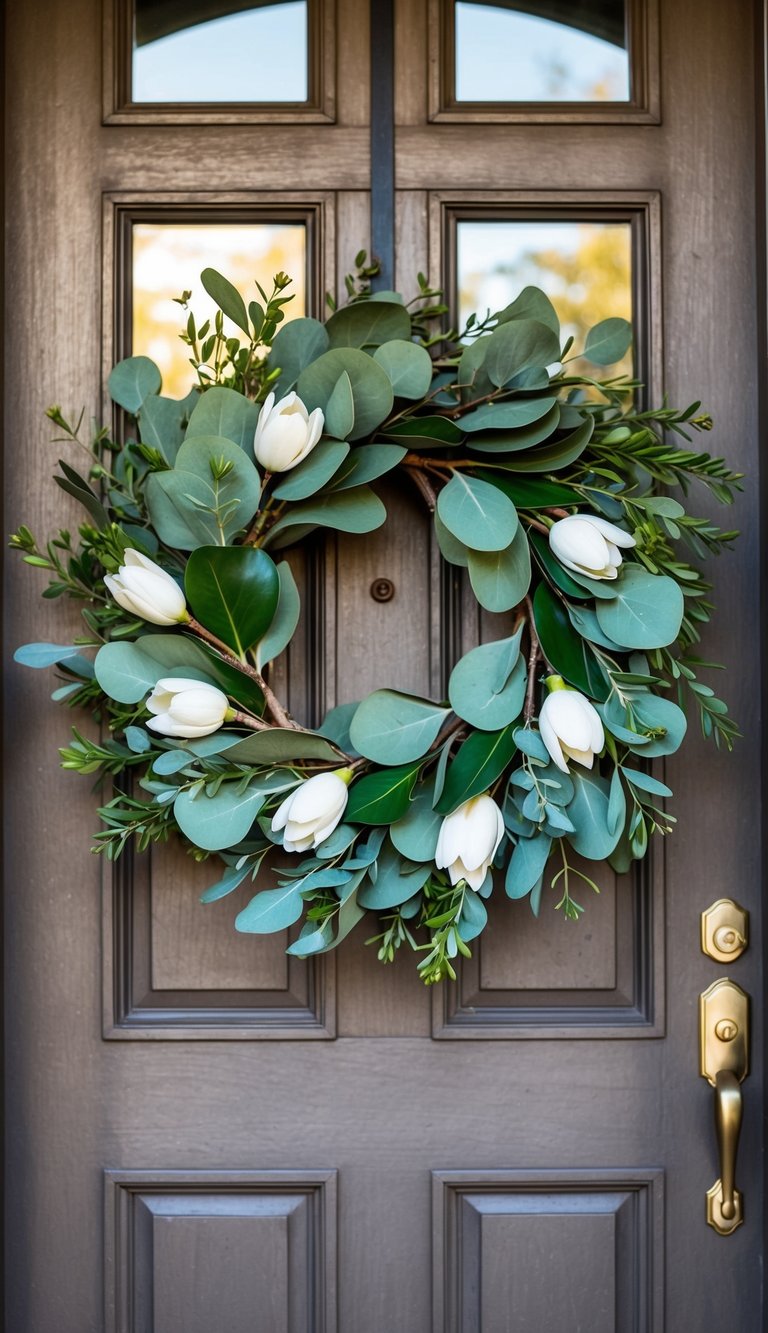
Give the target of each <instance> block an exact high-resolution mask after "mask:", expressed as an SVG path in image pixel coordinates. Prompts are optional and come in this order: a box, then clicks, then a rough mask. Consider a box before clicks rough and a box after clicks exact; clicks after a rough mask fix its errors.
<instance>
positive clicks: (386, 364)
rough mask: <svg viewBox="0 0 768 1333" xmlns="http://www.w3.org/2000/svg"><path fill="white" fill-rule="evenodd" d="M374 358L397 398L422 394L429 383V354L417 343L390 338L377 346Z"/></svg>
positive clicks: (430, 371) (430, 369)
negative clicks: (387, 377) (388, 379)
mask: <svg viewBox="0 0 768 1333" xmlns="http://www.w3.org/2000/svg"><path fill="white" fill-rule="evenodd" d="M373 359H374V361H376V362H377V364H378V365H380V366H381V368H382V370H384V371H386V373H387V375H388V376H389V378H390V380H391V382H392V388H393V389H394V392H395V397H397V398H411V399H415V398H423V397H424V395H425V394H426V393H427V391H428V390H429V386H430V384H431V383H432V358H431V356H430V355H429V352H428V351H427V349H426V348H425V347H420V346H419V344H418V343H414V342H405V341H404V340H402V339H400V338H394V339H392V341H391V342H385V343H383V344H382V345H381V347H377V348H376V351H375V352H374V354H373Z"/></svg>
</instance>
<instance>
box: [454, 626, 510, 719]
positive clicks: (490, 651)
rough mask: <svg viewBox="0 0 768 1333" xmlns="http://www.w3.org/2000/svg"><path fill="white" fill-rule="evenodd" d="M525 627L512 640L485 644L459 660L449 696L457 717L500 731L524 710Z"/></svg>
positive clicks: (500, 640)
mask: <svg viewBox="0 0 768 1333" xmlns="http://www.w3.org/2000/svg"><path fill="white" fill-rule="evenodd" d="M521 634H522V629H520V630H518V632H517V634H513V635H512V637H511V638H509V639H499V640H497V641H496V642H495V643H484V644H481V645H480V647H479V648H473V649H472V650H471V651H470V652H468V653H466V654H465V656H464V657H462V658H461V659H460V661H458V662H457V663H456V666H455V667H454V668H453V671H452V672H451V678H450V681H449V682H448V697H449V699H450V701H451V707H452V708H453V711H454V713H456V715H457V717H460V718H463V720H464V721H465V722H469V724H470V726H472V727H479V728H480V729H481V730H482V731H498V730H499V729H500V728H501V727H506V726H507V725H508V724H509V723H510V722H512V721H513V720H514V719H515V718H516V717H517V716H518V715H519V713H520V710H521V708H522V706H523V701H524V699H525V688H526V681H527V676H526V668H525V662H524V661H523V660H522V659H521V657H520V636H521Z"/></svg>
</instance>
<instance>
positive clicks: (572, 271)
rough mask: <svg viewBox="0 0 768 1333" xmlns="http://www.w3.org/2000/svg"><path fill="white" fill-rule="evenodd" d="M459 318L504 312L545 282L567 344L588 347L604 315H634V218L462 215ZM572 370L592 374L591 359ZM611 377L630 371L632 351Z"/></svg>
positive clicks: (459, 225)
mask: <svg viewBox="0 0 768 1333" xmlns="http://www.w3.org/2000/svg"><path fill="white" fill-rule="evenodd" d="M456 225H457V237H456V252H457V288H458V316H459V321H460V327H462V328H463V326H464V324H465V322H466V320H467V318H468V317H469V315H471V314H472V313H473V312H475V311H477V312H478V314H480V315H483V314H485V312H486V311H488V310H490V311H491V313H495V312H496V311H498V310H503V309H504V307H505V306H507V305H509V303H510V301H513V300H514V299H515V297H516V296H517V295H518V294H519V293H520V292H521V291H522V289H523V287H528V286H532V287H540V288H541V289H542V291H544V292H546V294H547V296H548V297H549V299H550V300H551V302H552V304H553V305H554V307H555V309H556V310H557V313H558V315H559V317H560V325H561V329H562V333H563V341H565V339H566V338H567V337H569V336H571V335H572V336H573V338H574V345H575V349H576V350H577V351H578V350H579V349H580V348H581V347H583V346H584V339H585V337H586V334H587V331H588V330H589V329H590V328H591V327H592V326H593V324H597V323H598V322H599V321H600V320H601V319H608V318H609V317H611V316H620V317H621V318H623V319H631V318H632V235H631V230H632V229H631V225H630V223H629V222H621V221H618V222H613V221H611V222H607V221H606V222H602V221H596V222H579V221H573V222H571V221H557V222H554V221H544V222H536V221H528V220H525V221H524V220H522V219H521V220H519V221H518V220H512V219H505V220H503V221H479V220H474V219H471V220H469V219H465V220H463V221H459V222H458V223H457V224H456ZM569 369H570V370H572V371H574V372H578V371H580V370H583V371H585V372H586V373H587V374H589V375H594V374H595V367H594V366H593V365H591V363H587V362H582V361H580V360H575V361H573V362H570V363H569ZM605 373H606V375H608V374H610V375H611V376H613V375H620V374H621V375H623V374H631V373H632V353H631V350H630V352H629V353H628V355H627V357H626V358H625V359H624V360H623V361H621V362H620V363H619V364H618V365H617V366H610V367H608V369H607V370H606V372H605Z"/></svg>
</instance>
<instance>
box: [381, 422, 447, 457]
mask: <svg viewBox="0 0 768 1333" xmlns="http://www.w3.org/2000/svg"><path fill="white" fill-rule="evenodd" d="M384 434H385V435H386V436H387V438H388V439H390V440H402V441H403V443H404V444H407V446H408V448H409V449H452V448H453V447H454V445H457V444H461V441H462V440H463V439H464V432H463V431H462V430H461V429H460V427H459V426H457V425H456V424H455V423H454V422H453V421H450V420H449V419H448V417H411V418H410V419H409V420H408V421H398V422H395V423H394V424H393V425H391V426H386V427H385V429H384Z"/></svg>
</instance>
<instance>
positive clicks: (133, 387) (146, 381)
mask: <svg viewBox="0 0 768 1333" xmlns="http://www.w3.org/2000/svg"><path fill="white" fill-rule="evenodd" d="M162 384H163V381H162V377H161V375H160V371H159V370H158V368H157V366H156V365H155V363H154V361H150V359H149V357H148V356H129V357H126V359H125V360H124V361H118V363H117V365H116V366H115V367H114V369H113V370H111V371H110V374H109V379H108V380H107V388H108V390H109V396H110V398H111V399H112V400H113V402H115V403H117V404H118V406H119V407H123V408H125V411H126V412H130V413H131V416H134V417H135V416H136V414H137V413H138V411H139V408H140V407H141V405H142V403H143V402H144V399H145V398H148V397H149V395H150V394H151V393H159V392H160V390H161V388H162Z"/></svg>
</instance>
